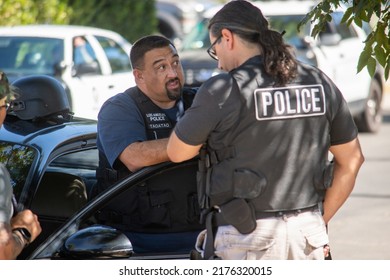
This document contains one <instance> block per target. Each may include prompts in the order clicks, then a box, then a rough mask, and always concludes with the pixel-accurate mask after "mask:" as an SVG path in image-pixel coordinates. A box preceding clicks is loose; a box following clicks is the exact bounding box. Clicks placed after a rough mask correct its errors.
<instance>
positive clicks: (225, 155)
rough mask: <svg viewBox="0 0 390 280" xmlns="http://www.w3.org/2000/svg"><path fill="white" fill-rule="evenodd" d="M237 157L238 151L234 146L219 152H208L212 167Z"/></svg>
mask: <svg viewBox="0 0 390 280" xmlns="http://www.w3.org/2000/svg"><path fill="white" fill-rule="evenodd" d="M235 156H236V149H235V148H234V147H233V146H231V147H227V148H225V149H222V150H218V151H209V152H208V158H209V159H208V160H209V162H210V164H211V165H213V164H216V163H219V162H221V161H224V160H226V159H229V158H234V157H235Z"/></svg>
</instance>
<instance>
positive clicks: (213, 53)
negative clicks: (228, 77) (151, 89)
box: [207, 35, 222, 61]
mask: <svg viewBox="0 0 390 280" xmlns="http://www.w3.org/2000/svg"><path fill="white" fill-rule="evenodd" d="M221 38H222V35H219V37H218V38H217V39H215V41H214V42H213V43H212V44H211V46H210V47H209V48H208V49H207V53H208V54H209V56H210V57H211V58H212V59H215V60H217V61H218V56H217V52H216V51H215V48H214V46H215V45H216V44H217V43H218V41H220V40H221Z"/></svg>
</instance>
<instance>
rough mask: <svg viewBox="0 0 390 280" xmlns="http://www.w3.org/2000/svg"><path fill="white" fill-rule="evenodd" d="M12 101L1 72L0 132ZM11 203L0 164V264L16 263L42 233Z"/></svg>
mask: <svg viewBox="0 0 390 280" xmlns="http://www.w3.org/2000/svg"><path fill="white" fill-rule="evenodd" d="M13 98H14V93H13V89H12V87H11V86H10V85H9V82H8V78H7V76H6V74H5V73H4V72H1V71H0V128H1V125H2V124H3V122H4V119H5V117H6V115H7V110H8V108H9V106H10V102H11V100H12V99H13ZM13 199H14V198H13V193H12V186H11V180H10V176H9V173H8V171H7V169H6V168H5V166H4V165H3V164H1V163H0V260H7V259H10V260H12V259H16V258H17V256H18V255H19V254H20V253H21V252H22V250H23V249H24V248H25V247H26V246H28V245H29V244H30V243H31V242H32V241H34V240H35V239H36V238H37V236H38V235H39V234H40V233H41V231H42V229H41V226H40V224H39V221H38V217H37V216H36V215H35V214H33V213H32V212H31V211H30V210H28V209H26V210H23V211H20V212H17V209H16V203H13Z"/></svg>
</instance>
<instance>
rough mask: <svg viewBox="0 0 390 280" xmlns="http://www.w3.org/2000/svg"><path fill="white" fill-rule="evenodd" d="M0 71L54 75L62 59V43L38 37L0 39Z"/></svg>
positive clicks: (57, 40) (58, 40)
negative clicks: (55, 66) (57, 64)
mask: <svg viewBox="0 0 390 280" xmlns="http://www.w3.org/2000/svg"><path fill="white" fill-rule="evenodd" d="M0 57H1V59H0V69H2V70H3V71H5V72H7V73H16V74H47V75H53V74H54V70H55V68H54V65H55V63H56V62H59V61H61V60H62V59H63V41H62V40H60V39H53V38H39V37H15V36H10V37H6V36H3V37H0Z"/></svg>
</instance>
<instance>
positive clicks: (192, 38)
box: [182, 15, 307, 51]
mask: <svg viewBox="0 0 390 280" xmlns="http://www.w3.org/2000/svg"><path fill="white" fill-rule="evenodd" d="M302 18H303V15H277V16H270V17H267V19H268V21H269V23H270V26H271V27H272V29H273V30H276V31H278V32H282V31H285V32H286V33H285V34H284V35H283V38H284V40H285V41H286V42H287V43H288V44H290V45H292V46H294V47H295V48H296V49H303V48H305V44H304V42H303V40H302V39H303V38H304V37H305V34H307V30H306V29H305V28H303V27H302V29H301V30H300V31H298V29H297V27H298V24H299V22H300V21H301V20H302ZM207 22H208V20H207V19H204V20H202V21H200V22H199V23H198V24H196V25H195V27H194V28H193V29H192V31H191V32H190V33H189V34H188V35H187V36H186V38H185V39H184V41H183V44H182V50H183V51H185V50H197V49H207V48H208V47H210V40H209V33H208V29H207Z"/></svg>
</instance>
